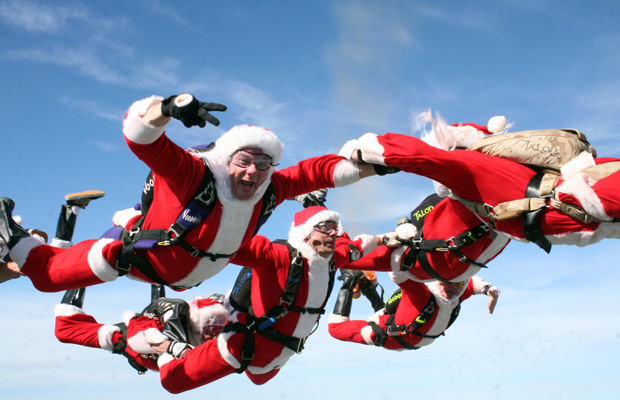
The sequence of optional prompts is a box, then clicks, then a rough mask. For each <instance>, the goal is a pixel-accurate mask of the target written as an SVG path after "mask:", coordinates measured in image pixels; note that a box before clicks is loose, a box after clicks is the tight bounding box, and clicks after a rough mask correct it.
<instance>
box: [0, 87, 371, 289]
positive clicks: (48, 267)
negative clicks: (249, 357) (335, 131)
mask: <svg viewBox="0 0 620 400" xmlns="http://www.w3.org/2000/svg"><path fill="white" fill-rule="evenodd" d="M225 109H226V107H225V106H223V105H221V104H214V103H203V102H200V101H198V100H197V99H196V98H194V97H193V96H192V95H188V94H186V95H179V96H170V97H168V98H166V99H162V98H161V97H157V96H152V97H149V98H147V99H144V100H140V101H137V102H135V103H134V104H133V105H132V106H131V107H130V108H129V111H128V112H127V114H126V115H125V118H124V120H123V132H124V135H125V141H126V142H127V144H128V146H129V148H130V149H131V150H132V151H133V152H134V154H135V155H136V156H137V157H138V158H139V159H141V160H142V161H143V162H144V163H145V164H146V165H147V166H148V167H149V168H150V169H151V170H152V172H153V179H154V181H155V182H156V189H155V192H154V197H153V203H152V205H151V207H150V209H149V212H148V213H147V215H146V217H145V219H144V222H143V224H142V227H141V229H142V231H141V232H144V231H148V230H161V231H163V232H164V234H165V238H164V239H165V240H162V241H157V240H155V241H152V240H151V241H150V242H152V243H151V244H152V245H153V246H152V248H146V249H144V248H135V251H132V253H131V256H134V255H135V256H137V257H138V260H137V261H136V262H134V261H132V262H131V263H127V260H126V259H125V257H124V255H123V257H120V254H119V253H120V252H121V249H122V248H123V241H122V240H118V238H102V239H99V240H86V241H82V242H80V243H77V244H75V245H74V246H72V247H71V248H69V249H58V248H54V247H51V246H47V245H43V244H42V243H41V242H40V241H38V240H35V239H33V238H32V237H31V235H29V234H28V233H27V232H26V231H25V230H24V229H23V228H22V227H21V226H19V225H17V224H16V223H15V222H14V221H13V219H12V217H11V215H12V211H13V208H14V206H15V204H14V202H13V201H12V200H11V199H9V198H0V248H4V253H3V254H1V255H2V256H4V257H5V258H7V257H6V256H8V258H10V259H11V260H13V261H14V262H15V263H16V264H17V266H18V267H19V268H20V272H21V273H23V274H24V275H26V276H28V277H29V278H30V280H31V281H32V283H33V285H34V286H35V288H36V289H38V290H40V291H44V292H54V291H60V290H67V289H75V288H80V287H85V286H90V285H95V284H99V283H103V282H109V281H112V280H115V279H116V278H117V277H118V276H119V272H121V273H127V276H129V277H130V278H132V279H137V280H142V281H146V282H151V283H153V282H157V283H164V284H166V285H169V286H173V287H175V288H178V289H184V288H190V287H193V286H196V285H198V284H199V283H201V282H203V281H204V280H207V279H209V278H210V277H212V276H213V275H215V274H217V273H218V272H220V271H221V270H222V269H223V268H224V267H225V266H226V265H227V264H228V262H229V260H230V258H231V257H232V256H233V255H234V254H235V252H236V251H237V250H238V249H239V248H240V247H242V246H243V245H244V244H246V243H247V242H248V241H249V240H250V239H251V238H252V236H254V235H255V234H256V231H257V230H258V228H259V227H260V222H259V214H261V211H262V206H263V202H265V203H267V204H265V209H269V210H272V209H273V207H275V206H276V205H278V204H280V203H282V202H283V201H284V200H285V199H288V198H293V197H295V196H297V195H300V194H304V193H308V192H311V191H313V190H316V189H320V188H325V187H336V186H344V185H348V184H351V183H353V182H356V181H358V180H359V179H360V174H362V176H364V175H365V174H370V173H371V172H370V171H371V170H372V168H370V169H368V170H365V169H364V168H367V167H368V166H366V165H364V166H360V167H359V168H358V165H357V163H353V162H351V161H348V160H346V159H345V158H344V157H341V156H338V155H325V156H321V157H315V158H310V159H307V160H304V161H301V162H299V163H298V164H297V165H295V166H291V167H288V168H285V169H282V170H276V169H275V168H274V167H275V166H276V165H277V164H278V163H279V161H280V158H281V157H282V150H283V144H282V143H281V142H280V141H279V140H278V138H277V137H276V135H275V134H273V133H272V132H270V131H268V130H266V129H263V128H260V127H256V126H247V125H240V126H235V127H233V128H232V129H230V130H229V131H228V132H226V133H224V134H223V135H222V136H221V137H220V138H219V139H218V140H217V141H216V142H215V147H214V148H213V149H212V150H211V151H208V152H202V153H200V154H193V153H189V152H187V151H185V150H184V149H182V148H180V147H179V146H177V145H176V144H174V143H173V142H172V141H171V140H170V139H169V138H168V137H167V136H166V135H165V133H164V131H165V129H166V126H167V124H168V123H169V122H170V120H171V117H174V118H176V119H179V120H181V121H182V122H183V124H184V125H185V126H186V127H191V126H195V125H198V126H201V127H204V126H205V125H206V122H209V123H212V124H214V125H216V126H217V125H218V124H219V121H218V120H217V119H216V118H215V117H213V116H212V115H211V114H210V113H209V112H211V111H224V110H225ZM205 165H206V166H207V167H206V168H205ZM207 170H208V171H209V172H211V173H212V174H213V176H214V179H215V192H216V197H215V206H214V208H213V210H212V211H211V212H210V214H208V215H207V216H206V217H205V218H204V219H198V218H196V216H194V215H192V214H190V215H189V216H186V215H183V216H180V213H181V211H183V210H184V207H185V206H186V205H187V204H188V203H189V202H190V200H192V199H193V198H194V195H195V194H196V190H197V188H199V187H200V185H201V182H202V180H203V177H204V176H205V174H206V171H207ZM270 184H272V185H273V188H274V194H273V196H271V197H270V198H269V199H268V200H265V201H263V194H265V192H266V191H267V189H268V187H269V186H270ZM205 194H213V191H209V192H208V193H207V190H205ZM175 221H177V222H178V221H180V222H181V223H182V224H185V223H188V222H192V221H193V222H197V223H198V225H197V226H196V227H195V228H194V229H192V230H191V231H190V232H189V233H188V234H187V235H186V236H185V237H184V238H183V240H182V242H184V243H185V244H187V245H188V246H186V248H189V250H187V249H186V248H184V247H181V246H180V245H179V244H174V245H167V244H169V243H170V242H171V239H173V238H175V235H174V231H169V228H170V227H171V226H172V225H173V223H175ZM133 222H135V221H129V223H128V225H126V226H125V227H124V228H126V229H127V230H130V229H131V228H132V225H131V224H132V223H133ZM261 222H264V221H261ZM220 227H221V228H220ZM132 234H135V232H134V233H132ZM144 242H148V241H143V242H142V243H144ZM136 246H137V245H136ZM7 250H9V253H8V254H6V253H7ZM196 254H198V256H196ZM138 261H140V262H139V263H138ZM144 262H146V264H147V266H146V268H144V267H142V268H140V269H139V268H138V267H137V266H136V265H139V264H141V263H144ZM121 266H122V269H121ZM147 269H150V273H147V272H145V270H147ZM147 275H150V276H147Z"/></svg>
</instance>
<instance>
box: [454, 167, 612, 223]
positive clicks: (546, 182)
mask: <svg viewBox="0 0 620 400" xmlns="http://www.w3.org/2000/svg"><path fill="white" fill-rule="evenodd" d="M618 171H620V161H613V162H609V163H605V164H599V165H595V166H593V167H590V168H586V169H584V170H583V171H581V172H583V173H584V174H586V175H588V176H589V177H590V178H592V179H594V180H595V181H598V180H600V179H603V178H605V177H607V176H609V175H611V174H613V173H616V172H618ZM559 177H560V176H559V175H558V174H557V173H555V172H546V173H544V175H543V178H542V180H541V182H540V187H539V193H540V196H541V197H530V198H523V199H517V200H510V201H505V202H503V203H499V204H498V205H496V206H495V207H490V206H488V205H485V204H482V203H477V202H473V201H470V200H466V199H462V198H458V199H459V201H461V202H462V203H463V204H464V205H465V206H467V207H468V208H469V209H470V210H471V211H473V212H475V213H476V214H479V215H482V216H485V217H487V218H489V219H491V221H504V220H507V219H512V218H516V217H518V216H520V215H521V214H523V213H524V212H530V211H535V210H538V209H540V208H543V207H547V206H551V207H553V208H557V209H558V210H560V211H562V212H563V213H565V214H568V215H570V216H571V217H573V218H574V219H576V220H578V221H581V222H585V223H590V222H602V221H601V220H600V219H598V218H595V217H592V216H591V215H589V214H587V213H586V212H585V211H583V210H582V209H581V208H580V207H577V206H576V205H573V204H566V203H562V202H561V201H560V200H559V199H558V195H557V193H556V192H555V187H556V186H557V182H558V180H559Z"/></svg>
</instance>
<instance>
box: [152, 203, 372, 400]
mask: <svg viewBox="0 0 620 400" xmlns="http://www.w3.org/2000/svg"><path fill="white" fill-rule="evenodd" d="M317 210H318V212H317ZM312 213H314V214H312ZM327 220H332V221H336V222H339V217H338V214H337V213H335V212H333V211H329V210H327V209H325V208H324V207H318V206H315V207H309V208H306V209H305V210H303V211H301V212H299V213H297V214H296V218H295V222H294V223H293V226H292V228H291V230H290V232H289V243H290V244H291V245H292V246H293V247H294V248H296V249H298V250H299V251H300V252H301V254H302V256H303V258H304V261H303V268H304V275H303V278H302V279H301V283H300V285H299V289H298V292H297V296H296V298H295V302H294V305H296V306H299V307H306V308H322V307H324V305H325V302H326V301H327V298H326V297H327V295H328V292H329V280H330V273H329V265H330V260H331V259H332V258H333V260H334V263H335V265H336V267H343V266H345V265H346V264H348V263H349V262H350V257H351V256H350V254H351V249H350V247H349V245H348V244H353V245H354V246H355V247H357V248H358V249H359V250H361V251H362V252H363V253H368V252H370V251H372V250H373V249H374V248H375V246H376V245H375V244H374V240H373V237H371V236H367V235H363V236H361V237H359V238H357V239H356V240H354V241H351V240H350V239H348V238H347V237H346V236H343V237H339V238H338V239H337V241H336V250H335V252H334V254H333V255H332V256H330V257H325V258H324V257H322V256H320V255H319V254H318V253H317V252H316V251H315V250H314V248H313V247H311V246H310V245H309V244H308V243H307V242H306V241H304V239H305V238H307V237H309V236H310V234H311V233H312V230H313V229H314V228H313V227H314V226H315V225H316V224H317V223H319V222H322V221H327ZM340 231H341V228H339V232H340ZM232 262H233V263H235V264H238V265H242V266H248V267H252V268H253V273H252V287H251V299H252V308H253V312H254V315H256V316H261V315H263V314H264V313H265V312H266V311H267V310H269V309H270V308H271V307H274V306H276V305H278V304H279V302H280V298H281V297H282V294H283V290H284V287H285V285H286V280H287V277H288V273H289V270H290V266H291V256H290V253H289V249H288V247H287V246H286V245H284V244H278V243H272V242H270V241H269V239H267V238H266V237H264V236H260V235H258V236H255V237H254V238H253V239H252V240H251V241H250V242H249V243H248V244H247V245H246V246H245V247H243V248H241V249H240V250H239V251H238V252H237V254H236V256H235V258H234V259H233V261H232ZM319 317H320V315H319V314H311V313H298V312H295V311H291V312H289V313H288V314H286V315H285V316H284V317H282V318H279V319H277V320H276V322H275V323H274V324H273V325H272V326H271V328H273V329H274V330H275V331H277V332H279V333H281V334H284V335H287V336H293V337H296V338H300V339H303V338H307V337H308V336H309V335H310V333H311V332H312V330H313V328H314V326H315V324H316V322H317V321H318V319H319ZM246 318H247V313H242V312H235V313H233V314H231V317H230V319H229V321H230V322H229V323H235V322H238V321H240V322H242V323H245V322H246ZM224 331H225V332H224V333H222V334H220V336H219V337H218V339H217V342H215V341H211V342H206V343H204V344H202V345H200V346H198V347H196V348H195V349H193V350H191V351H190V352H189V354H188V355H187V356H185V357H184V358H183V359H180V360H177V359H172V360H170V359H171V357H170V356H165V355H164V356H161V357H160V358H159V365H160V377H161V382H162V385H163V387H164V388H165V389H166V390H168V391H170V392H172V393H180V392H183V391H186V390H190V389H193V388H196V387H198V386H201V385H205V384H208V383H210V382H213V381H215V380H217V379H219V378H222V377H224V376H226V375H229V374H231V373H233V372H235V371H236V370H237V369H238V368H240V366H241V349H242V346H243V343H244V339H245V335H244V334H242V333H237V332H235V331H230V332H226V329H224ZM252 335H253V336H254V358H253V359H252V361H251V362H250V364H249V366H248V367H247V369H246V370H245V373H246V375H247V376H248V378H249V379H250V380H251V381H252V382H253V383H255V384H259V385H260V384H263V383H265V382H267V381H269V380H270V379H272V378H273V377H274V376H275V375H276V374H277V373H278V372H279V370H280V368H282V367H283V366H284V364H285V363H286V362H287V360H288V359H289V358H290V357H291V356H292V355H293V354H295V351H293V350H291V349H290V348H288V347H285V346H284V345H282V344H280V343H277V342H275V341H272V340H270V339H267V338H265V337H264V336H262V335H261V334H259V333H253V334H252ZM169 360H170V361H169Z"/></svg>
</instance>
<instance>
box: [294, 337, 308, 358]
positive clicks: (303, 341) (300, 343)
mask: <svg viewBox="0 0 620 400" xmlns="http://www.w3.org/2000/svg"><path fill="white" fill-rule="evenodd" d="M305 344H306V338H301V339H299V341H298V342H297V350H296V351H295V352H296V353H297V354H301V351H302V350H303V349H304V345H305Z"/></svg>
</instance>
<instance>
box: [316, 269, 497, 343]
mask: <svg viewBox="0 0 620 400" xmlns="http://www.w3.org/2000/svg"><path fill="white" fill-rule="evenodd" d="M390 276H391V277H392V280H393V281H394V282H396V283H397V284H398V286H399V287H400V288H401V289H402V297H401V299H400V302H399V304H398V308H397V309H396V312H395V315H394V320H393V324H394V325H396V326H398V325H400V326H407V325H409V324H410V323H411V322H412V321H414V320H415V319H416V318H417V317H418V316H419V315H420V314H421V313H422V310H424V308H426V307H427V306H428V305H429V302H430V301H431V296H433V297H434V300H435V308H434V311H433V313H432V316H431V317H430V319H428V320H427V321H426V323H424V324H423V325H421V326H420V327H418V328H417V329H415V333H414V332H410V333H406V334H403V335H399V336H398V337H399V338H400V339H402V340H404V341H405V342H406V343H408V344H409V346H410V347H413V348H414V349H418V348H420V347H423V346H428V345H429V344H431V343H433V342H434V341H435V339H436V337H437V336H439V335H442V334H443V333H444V331H445V330H446V329H447V328H448V327H449V325H450V323H451V321H452V322H453V319H452V318H453V311H454V310H455V309H456V307H458V306H460V304H461V302H462V301H464V300H466V299H468V298H469V297H470V296H472V295H473V294H481V293H484V292H485V290H488V288H490V287H491V284H490V283H487V282H484V281H483V280H482V278H480V277H478V276H474V277H473V278H471V279H470V280H469V282H468V283H467V285H466V286H465V285H464V286H463V292H462V294H461V295H460V296H454V297H453V298H452V299H447V298H445V297H444V296H443V295H442V294H441V293H440V292H439V289H438V287H437V284H438V283H437V281H434V282H430V283H426V284H424V283H419V282H415V281H412V280H410V279H408V278H407V277H406V275H405V274H403V273H391V274H390ZM457 312H458V310H457ZM391 316H392V315H391V314H385V313H384V310H380V311H379V312H377V313H376V314H374V315H372V316H371V317H370V318H369V321H370V322H373V323H375V324H377V325H378V326H379V327H381V329H382V330H383V331H384V332H385V331H386V329H387V325H388V319H390V317H391ZM369 321H361V320H350V318H349V317H347V316H342V315H338V314H330V315H329V318H328V324H329V325H328V329H329V334H330V335H332V336H333V337H334V338H336V339H338V340H342V341H345V342H355V343H361V344H366V345H376V346H383V347H384V348H385V349H388V350H398V351H401V350H405V349H407V347H404V346H403V344H401V343H399V342H398V341H397V340H396V339H395V338H394V337H393V336H390V335H386V337H385V340H384V341H383V343H382V344H381V343H376V340H377V335H376V332H374V331H373V329H372V328H371V326H370V325H369ZM416 333H417V334H416Z"/></svg>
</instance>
